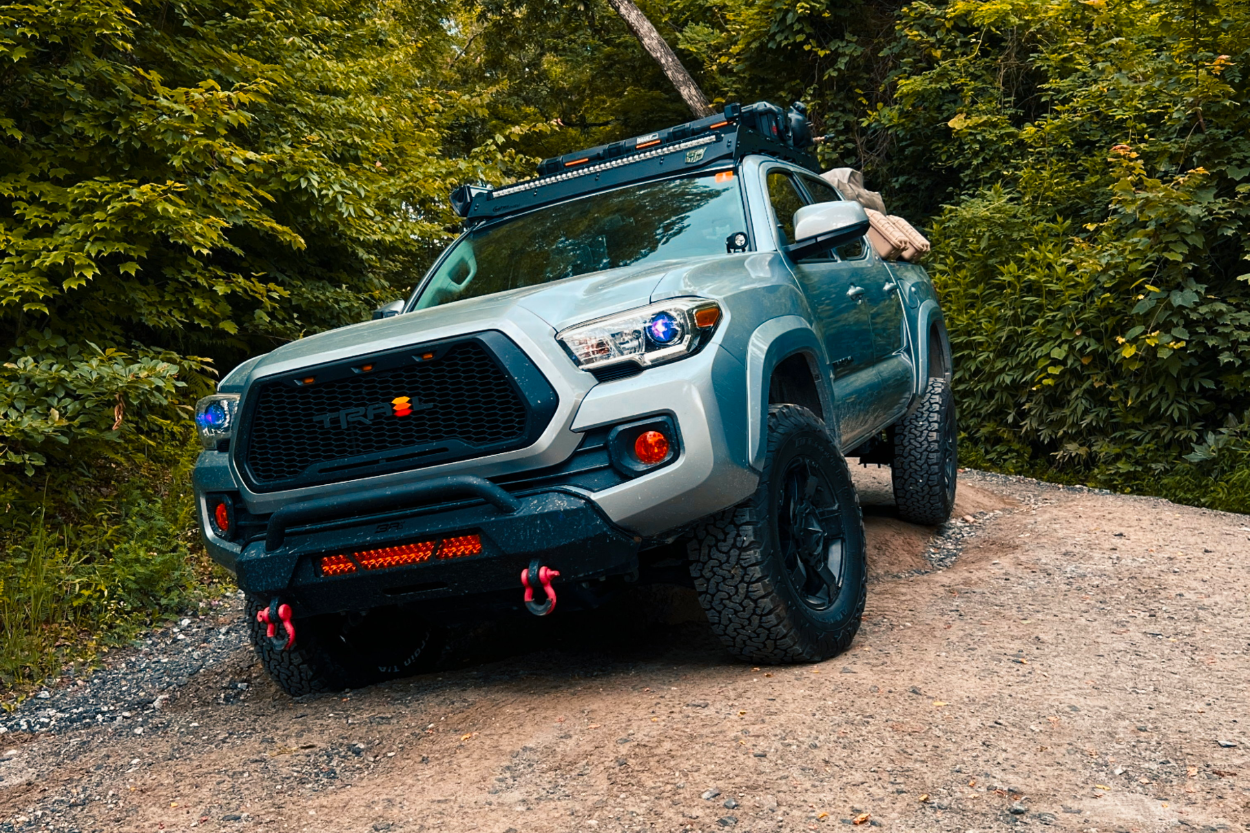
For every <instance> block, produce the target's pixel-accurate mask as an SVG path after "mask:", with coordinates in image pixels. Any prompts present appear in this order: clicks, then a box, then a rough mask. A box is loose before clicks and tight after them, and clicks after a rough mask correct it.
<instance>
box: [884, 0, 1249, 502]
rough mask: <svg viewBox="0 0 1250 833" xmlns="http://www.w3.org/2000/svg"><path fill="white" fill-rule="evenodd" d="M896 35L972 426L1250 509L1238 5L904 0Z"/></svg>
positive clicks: (1122, 482) (920, 182)
mask: <svg viewBox="0 0 1250 833" xmlns="http://www.w3.org/2000/svg"><path fill="white" fill-rule="evenodd" d="M891 51H892V52H893V54H894V55H895V57H896V60H897V61H898V62H899V63H898V70H897V72H896V75H895V76H894V78H893V84H894V91H893V95H894V101H893V103H892V104H890V105H889V106H886V107H883V108H882V109H880V110H879V111H877V112H875V113H873V114H872V118H871V120H870V122H869V127H870V129H875V130H880V131H882V132H884V133H885V134H887V135H889V136H891V137H892V138H893V149H892V156H891V158H890V159H889V160H888V161H887V163H886V164H885V165H884V170H885V171H886V172H889V173H892V174H894V176H893V177H892V179H893V180H894V181H895V183H897V182H899V181H905V182H907V183H909V184H910V186H911V187H913V188H914V189H915V194H914V196H913V197H912V198H911V199H910V200H907V201H905V204H908V205H910V206H912V209H913V210H914V211H916V212H918V213H927V212H929V211H935V212H936V216H935V217H934V219H933V221H932V231H933V236H934V238H935V243H936V254H937V257H936V258H935V262H934V263H933V264H932V265H931V267H930V269H931V271H932V272H933V273H934V276H935V279H936V280H937V282H938V284H939V287H940V288H941V290H942V293H943V299H944V302H945V306H946V309H947V314H948V318H949V320H950V321H951V324H952V335H953V338H954V343H955V348H956V366H957V372H958V378H957V384H956V388H957V390H958V391H959V393H960V405H961V408H962V412H961V416H962V422H963V425H964V430H965V431H966V432H967V433H968V435H969V437H970V438H971V439H972V440H973V441H974V442H973V443H972V444H970V447H972V448H975V449H976V450H977V451H978V452H979V454H980V457H981V459H982V460H984V461H989V462H991V463H993V464H996V465H999V466H1006V467H1010V468H1015V469H1018V470H1051V471H1056V470H1057V471H1058V472H1059V473H1060V474H1061V475H1065V476H1068V477H1077V478H1083V479H1093V480H1095V481H1096V482H1101V483H1104V484H1108V485H1114V486H1124V487H1131V488H1138V489H1144V490H1159V489H1163V490H1164V491H1166V492H1167V493H1168V494H1170V495H1173V496H1178V497H1183V498H1186V499H1190V500H1200V501H1206V502H1215V503H1217V504H1219V505H1221V506H1224V507H1227V508H1238V509H1240V510H1241V511H1246V510H1247V509H1250V381H1248V380H1250V376H1248V375H1247V371H1248V370H1250V365H1248V362H1250V285H1248V284H1247V280H1250V275H1247V274H1246V273H1248V272H1250V265H1247V263H1246V260H1247V255H1248V253H1250V246H1248V245H1247V243H1246V240H1247V233H1250V179H1248V177H1250V113H1248V112H1247V110H1246V106H1245V105H1246V102H1247V98H1248V95H1247V94H1248V93H1250V72H1248V70H1250V8H1248V7H1247V6H1246V5H1245V4H1244V3H1240V2H1230V1H1229V0H1129V1H1128V2H1118V3H1112V2H1106V1H1105V0H1085V2H1081V3H1062V4H1061V3H1053V2H1044V1H1043V0H988V1H987V2H975V3H974V2H967V0H957V1H956V2H951V3H949V4H947V5H945V6H934V5H930V4H928V3H915V4H913V5H911V6H909V7H908V8H907V9H905V10H904V12H903V15H902V17H901V18H900V21H899V38H898V41H897V42H896V43H895V45H893V46H892V47H891ZM939 202H944V203H945V205H944V206H939V204H938V203H939Z"/></svg>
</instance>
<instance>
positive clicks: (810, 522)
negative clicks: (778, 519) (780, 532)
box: [794, 500, 827, 568]
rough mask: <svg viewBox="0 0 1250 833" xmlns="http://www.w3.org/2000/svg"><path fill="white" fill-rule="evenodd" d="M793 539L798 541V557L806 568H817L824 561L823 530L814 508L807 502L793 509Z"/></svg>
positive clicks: (802, 502)
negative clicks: (805, 564) (800, 557)
mask: <svg viewBox="0 0 1250 833" xmlns="http://www.w3.org/2000/svg"><path fill="white" fill-rule="evenodd" d="M794 537H795V538H796V539H797V541H798V545H799V555H800V556H802V558H803V560H804V561H806V562H807V564H808V566H810V567H814V568H819V567H821V566H823V565H824V563H825V561H826V558H827V556H826V553H825V528H824V526H823V525H822V524H821V522H820V516H819V515H818V514H817V512H816V507H815V506H814V505H812V502H811V501H809V500H804V501H801V502H800V503H799V504H798V505H797V506H795V507H794Z"/></svg>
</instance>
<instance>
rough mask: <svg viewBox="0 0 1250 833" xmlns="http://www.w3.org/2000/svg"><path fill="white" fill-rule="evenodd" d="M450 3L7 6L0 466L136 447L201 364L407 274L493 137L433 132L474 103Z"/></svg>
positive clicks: (165, 423) (361, 305) (324, 315)
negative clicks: (454, 148) (456, 83)
mask: <svg viewBox="0 0 1250 833" xmlns="http://www.w3.org/2000/svg"><path fill="white" fill-rule="evenodd" d="M449 14H450V10H449V5H448V4H447V3H443V2H439V3H425V2H412V3H405V2H402V1H401V0H381V2H377V1H376V0H369V1H368V2H366V0H293V1H292V0H282V2H277V0H265V1H263V2H259V3H257V2H238V0H174V2H165V3H150V4H149V3H141V2H140V3H135V2H126V1H125V0H82V1H81V2H75V3H62V2H58V0H35V1H34V2H29V3H17V4H7V5H5V6H3V7H0V134H3V136H2V139H0V356H2V355H3V354H6V353H11V355H12V359H11V360H10V361H8V362H7V363H6V364H5V365H4V367H3V369H0V477H2V476H3V473H4V472H6V471H7V472H10V474H12V473H15V472H20V473H23V474H29V473H30V472H31V471H32V467H34V466H37V465H40V464H42V463H44V462H45V461H46V460H47V459H48V458H49V457H54V458H56V459H59V460H62V462H65V463H68V461H69V459H70V458H72V459H73V460H75V461H77V462H78V463H80V464H85V463H87V462H89V461H91V460H93V459H95V457H96V455H98V454H99V453H100V452H103V451H107V450H108V449H109V448H116V449H119V450H124V451H125V453H126V454H134V453H135V452H136V451H137V450H138V449H137V447H136V443H143V442H151V441H153V440H154V439H156V438H158V437H159V435H160V434H161V433H162V431H163V430H164V429H173V428H174V427H175V426H177V425H179V424H185V412H179V410H178V409H177V408H176V407H175V406H185V405H186V403H187V402H189V401H191V399H192V398H193V396H194V394H195V393H197V392H200V391H202V390H203V389H204V388H205V387H206V385H207V384H208V379H207V373H208V372H210V371H211V369H212V368H213V367H216V368H223V367H228V366H230V365H232V364H233V363H235V362H237V361H238V360H240V359H241V358H243V357H245V356H246V355H248V354H252V353H255V352H260V351H263V350H267V349H271V348H272V347H273V346H275V345H276V344H278V343H280V342H281V341H284V340H289V339H291V338H296V337H298V336H299V335H301V334H302V333H304V332H307V331H312V330H317V329H324V328H326V327H333V326H339V325H342V324H346V323H351V322H353V321H358V320H360V319H361V318H362V317H364V316H366V315H367V310H368V306H369V304H370V303H371V302H372V301H373V300H383V299H389V298H390V297H392V296H393V295H394V294H396V293H397V291H398V290H399V289H400V288H406V287H407V286H409V285H410V284H411V283H412V281H413V277H414V269H415V268H417V265H418V264H419V263H421V262H423V261H424V260H425V259H427V257H428V254H429V251H430V250H431V247H434V246H437V245H438V243H439V242H440V239H441V238H443V237H444V236H445V235H446V233H447V229H448V225H449V223H450V222H451V221H452V220H453V219H454V218H453V217H451V215H450V213H449V210H448V207H447V203H446V192H447V189H448V187H449V186H450V185H453V184H455V183H456V182H458V181H461V180H473V179H482V178H497V177H498V173H497V170H498V168H497V166H498V163H499V161H500V156H499V154H498V153H497V152H496V150H495V144H496V143H495V141H494V140H493V138H492V139H488V140H479V141H477V142H475V144H474V147H473V148H471V149H469V150H466V152H464V153H462V154H459V155H455V154H448V153H446V152H445V149H444V139H445V137H446V135H447V133H448V131H449V129H450V128H451V126H452V125H453V124H455V123H458V122H461V121H463V120H464V119H465V118H466V116H469V115H472V114H474V113H478V112H481V110H482V102H481V101H480V100H479V99H476V98H475V97H474V95H473V91H472V90H469V91H467V92H466V91H464V90H462V89H457V88H452V87H450V86H449V85H448V83H447V71H448V67H449V65H450V64H451V63H452V62H453V61H454V58H455V55H456V49H457V44H456V38H455V34H454V32H453V31H452V30H451V29H450V28H449V27H448V26H447V25H445V24H446V20H447V19H448V15H449ZM196 357H202V358H196ZM210 360H211V364H210ZM184 385H185V386H187V387H186V388H185V389H183V388H182V387H181V386H184ZM10 485H12V483H11V480H10Z"/></svg>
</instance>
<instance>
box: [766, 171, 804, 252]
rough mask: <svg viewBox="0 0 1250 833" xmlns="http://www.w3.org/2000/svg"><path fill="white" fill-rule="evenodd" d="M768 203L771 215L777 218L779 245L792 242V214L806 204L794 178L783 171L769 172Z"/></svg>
mask: <svg viewBox="0 0 1250 833" xmlns="http://www.w3.org/2000/svg"><path fill="white" fill-rule="evenodd" d="M768 201H769V202H770V203H771V204H772V206H773V214H775V215H776V217H777V236H778V237H779V238H781V239H780V241H779V242H780V243H781V245H783V246H785V245H787V244H789V243H793V242H794V212H796V211H798V210H799V209H800V208H802V207H803V206H804V205H806V204H807V200H806V199H805V198H804V197H803V195H802V193H801V192H800V191H799V189H798V185H797V184H796V183H795V181H794V177H792V176H791V175H790V174H788V173H786V172H785V171H770V172H769V174H768Z"/></svg>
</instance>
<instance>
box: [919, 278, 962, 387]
mask: <svg viewBox="0 0 1250 833" xmlns="http://www.w3.org/2000/svg"><path fill="white" fill-rule="evenodd" d="M934 324H936V325H937V327H938V335H939V337H940V339H941V344H942V356H941V357H940V358H941V361H942V366H943V367H944V368H946V373H945V378H946V381H947V382H950V380H951V371H952V368H953V365H952V364H951V344H950V337H949V336H948V335H947V332H946V317H945V316H943V315H942V308H941V307H940V306H938V303H937V301H934V300H931V299H930V300H927V301H925V302H924V303H922V304H921V305H920V309H919V310H917V312H916V338H915V344H916V363H915V364H916V368H915V378H914V380H913V381H914V384H913V390H914V393H915V394H916V396H920V395H921V394H922V393H924V389H925V388H926V387H927V386H928V384H929V358H930V357H929V349H930V347H929V330H930V329H932V328H933V326H934Z"/></svg>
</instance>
